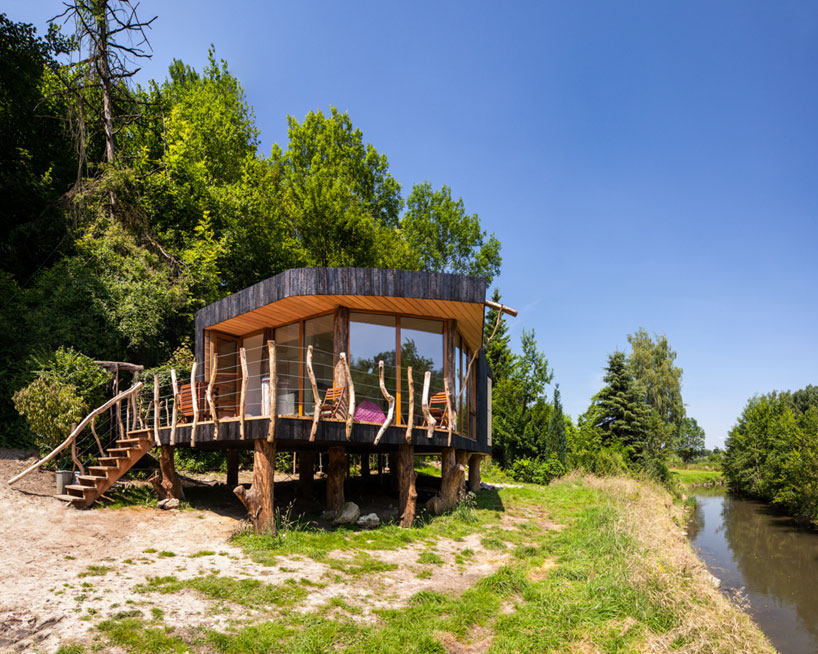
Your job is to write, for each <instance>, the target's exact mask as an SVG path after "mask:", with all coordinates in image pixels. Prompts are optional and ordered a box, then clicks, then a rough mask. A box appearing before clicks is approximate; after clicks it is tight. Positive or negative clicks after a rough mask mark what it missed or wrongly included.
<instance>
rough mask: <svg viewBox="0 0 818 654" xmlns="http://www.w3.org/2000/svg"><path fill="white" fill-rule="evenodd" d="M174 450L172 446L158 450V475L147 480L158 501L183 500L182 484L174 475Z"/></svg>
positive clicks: (163, 446)
mask: <svg viewBox="0 0 818 654" xmlns="http://www.w3.org/2000/svg"><path fill="white" fill-rule="evenodd" d="M174 449H175V448H174V447H173V445H162V446H161V447H160V448H159V475H154V476H153V477H151V479H150V480H149V481H150V482H151V484H152V485H153V488H154V490H155V491H156V495H157V496H158V497H159V499H160V500H183V499H185V493H184V491H183V490H182V482H181V481H180V479H179V475H177V474H176V464H175V462H174V459H173V451H174Z"/></svg>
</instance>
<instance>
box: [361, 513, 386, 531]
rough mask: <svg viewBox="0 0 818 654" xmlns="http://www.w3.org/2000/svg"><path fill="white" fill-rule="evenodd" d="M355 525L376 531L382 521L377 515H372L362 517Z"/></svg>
mask: <svg viewBox="0 0 818 654" xmlns="http://www.w3.org/2000/svg"><path fill="white" fill-rule="evenodd" d="M355 524H356V525H358V526H359V527H363V528H364V529H374V528H375V527H377V526H378V525H379V524H381V519H380V518H379V517H378V514H377V513H370V514H368V515H362V516H361V517H360V518H358V521H357V522H356V523H355Z"/></svg>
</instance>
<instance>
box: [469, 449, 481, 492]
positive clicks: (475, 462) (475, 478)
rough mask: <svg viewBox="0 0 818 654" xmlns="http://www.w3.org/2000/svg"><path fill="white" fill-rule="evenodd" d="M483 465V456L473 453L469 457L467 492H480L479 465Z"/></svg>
mask: <svg viewBox="0 0 818 654" xmlns="http://www.w3.org/2000/svg"><path fill="white" fill-rule="evenodd" d="M481 463H483V455H482V454H477V453H474V454H472V455H471V456H469V490H470V491H471V492H472V493H476V492H477V491H479V490H480V464H481Z"/></svg>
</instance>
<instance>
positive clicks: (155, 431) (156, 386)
mask: <svg viewBox="0 0 818 654" xmlns="http://www.w3.org/2000/svg"><path fill="white" fill-rule="evenodd" d="M159 415H160V409H159V376H158V375H154V376H153V440H154V442H155V443H156V447H159V446H160V445H161V444H162V443H160V442H159Z"/></svg>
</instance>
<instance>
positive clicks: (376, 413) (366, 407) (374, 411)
mask: <svg viewBox="0 0 818 654" xmlns="http://www.w3.org/2000/svg"><path fill="white" fill-rule="evenodd" d="M355 420H360V421H361V422H381V423H382V422H383V421H384V420H386V414H385V413H384V412H383V411H381V408H380V407H379V406H378V405H377V404H375V403H374V402H370V401H369V400H364V401H363V402H361V403H360V404H359V405H358V406H357V407H356V408H355Z"/></svg>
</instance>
